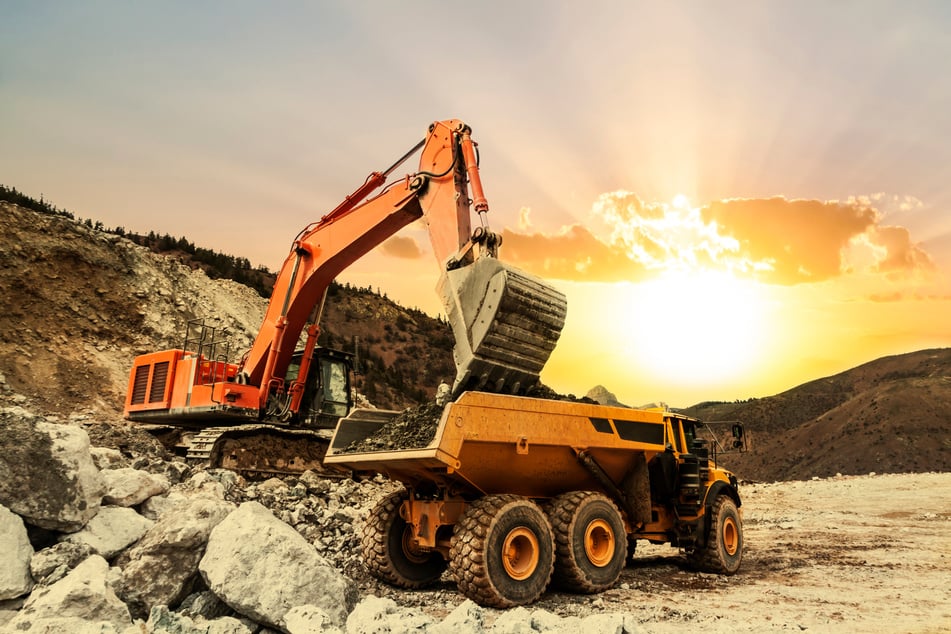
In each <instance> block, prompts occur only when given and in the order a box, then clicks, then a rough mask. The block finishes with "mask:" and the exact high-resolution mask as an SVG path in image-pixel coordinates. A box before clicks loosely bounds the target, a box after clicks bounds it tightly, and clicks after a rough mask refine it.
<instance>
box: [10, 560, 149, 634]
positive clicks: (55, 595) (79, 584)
mask: <svg viewBox="0 0 951 634" xmlns="http://www.w3.org/2000/svg"><path fill="white" fill-rule="evenodd" d="M108 573H109V564H108V563H107V562H106V560H105V559H103V558H102V557H100V556H98V555H92V556H91V557H89V558H88V559H86V560H85V561H84V562H82V563H81V564H79V565H78V566H76V568H75V569H73V570H72V572H70V573H69V574H68V575H66V576H65V577H64V578H63V579H60V580H59V581H57V582H56V583H54V584H53V585H51V586H48V587H46V588H41V589H39V590H36V591H34V592H33V594H31V595H30V598H29V599H28V600H27V601H26V603H24V604H23V608H22V609H21V610H20V612H19V613H18V614H17V616H16V617H14V619H13V620H12V621H10V623H9V624H8V626H7V627H8V629H9V630H11V631H27V630H29V631H31V632H51V633H52V632H89V631H97V632H99V631H117V632H121V631H122V630H124V629H125V628H127V627H128V626H130V625H132V617H131V616H129V610H128V609H127V608H126V606H125V604H123V603H122V601H120V600H119V597H117V596H116V594H115V592H113V591H112V588H110V587H109V585H108V584H107V583H106V579H107V577H108Z"/></svg>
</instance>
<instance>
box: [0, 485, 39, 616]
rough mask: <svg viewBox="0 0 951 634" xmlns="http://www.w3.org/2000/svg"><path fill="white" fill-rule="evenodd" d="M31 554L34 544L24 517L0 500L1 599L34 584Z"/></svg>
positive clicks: (13, 596)
mask: <svg viewBox="0 0 951 634" xmlns="http://www.w3.org/2000/svg"><path fill="white" fill-rule="evenodd" d="M32 558H33V546H32V545H31V544H30V537H29V535H28V534H27V532H26V526H24V525H23V520H22V519H20V517H19V516H18V515H15V514H13V513H11V512H10V510H9V509H8V508H7V507H5V506H3V505H2V504H0V601H3V600H6V599H15V598H17V597H19V596H22V595H24V594H26V593H27V592H29V591H30V590H31V589H32V588H33V577H32V576H31V575H30V560H31V559H32Z"/></svg>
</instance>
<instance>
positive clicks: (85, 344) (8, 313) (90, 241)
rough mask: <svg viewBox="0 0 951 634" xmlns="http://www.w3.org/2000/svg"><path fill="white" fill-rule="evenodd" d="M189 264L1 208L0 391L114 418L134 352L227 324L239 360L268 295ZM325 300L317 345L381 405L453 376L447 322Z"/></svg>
mask: <svg viewBox="0 0 951 634" xmlns="http://www.w3.org/2000/svg"><path fill="white" fill-rule="evenodd" d="M189 264H192V265H191V266H189V265H188V264H186V263H183V262H182V261H180V260H178V259H176V258H174V257H166V256H163V255H159V254H156V253H153V252H152V250H150V249H148V248H146V247H143V246H139V245H137V244H135V243H134V242H132V241H131V240H129V239H127V238H125V237H124V236H122V235H118V234H115V233H108V232H105V231H102V230H101V229H98V228H97V227H96V226H95V225H93V226H90V223H82V222H78V221H76V220H74V219H72V218H70V217H68V216H64V215H56V214H49V213H39V212H37V211H34V210H31V209H26V208H23V207H20V206H18V205H15V204H12V203H9V202H0V305H2V306H3V307H4V310H2V311H0V375H2V381H3V385H0V387H5V388H6V391H7V392H8V397H9V398H10V399H11V400H12V401H13V402H14V403H17V404H21V405H25V406H29V407H31V408H33V409H34V410H35V411H38V412H43V413H52V414H59V415H72V414H90V413H94V414H99V415H108V416H116V415H117V414H118V413H119V412H120V411H121V409H122V402H123V399H124V394H125V390H126V385H127V381H128V371H129V368H130V367H131V364H132V359H133V357H134V356H135V355H137V354H141V353H144V352H149V351H155V350H163V349H166V348H172V347H179V346H181V345H182V342H183V340H184V336H185V328H186V324H187V322H188V321H189V320H191V319H196V318H202V319H207V320H209V323H212V324H214V325H217V326H218V327H220V328H225V329H227V331H228V332H229V333H230V334H231V336H232V339H233V345H232V354H233V356H234V357H235V358H237V356H239V355H240V354H242V353H243V352H244V351H245V350H247V349H248V348H249V347H250V344H251V341H252V337H253V335H254V333H255V332H256V330H257V328H258V327H259V326H260V324H261V320H262V319H263V315H264V309H265V307H266V304H267V303H266V300H265V299H262V298H261V297H260V295H259V294H258V293H256V292H255V291H253V290H251V289H250V288H248V287H247V286H244V285H242V284H238V283H236V282H234V281H231V280H226V279H209V278H208V276H207V275H206V274H205V272H204V271H203V270H201V268H200V267H197V266H195V265H194V264H193V263H191V262H189ZM329 295H330V296H329V297H328V301H327V304H326V308H325V312H324V317H323V320H322V323H321V325H322V332H323V334H322V339H321V343H322V344H325V345H331V346H335V347H339V348H341V349H345V350H348V351H351V352H353V351H355V348H356V347H358V348H359V350H358V352H359V355H360V358H361V370H362V374H361V375H360V376H359V377H358V385H360V386H362V387H363V388H364V390H365V391H366V392H368V393H370V394H369V395H370V396H371V398H372V401H373V402H374V403H375V404H376V405H377V406H379V407H390V408H401V407H406V406H409V405H413V404H416V403H418V402H420V401H422V400H426V399H428V398H431V397H432V395H433V394H434V392H435V388H436V387H437V386H438V384H439V382H440V381H442V380H451V379H452V378H453V376H454V374H455V371H454V366H453V362H452V335H451V331H450V329H449V326H448V324H447V323H445V322H441V321H439V320H436V319H433V318H431V317H429V316H427V315H425V314H424V313H422V312H420V311H418V310H413V309H407V308H404V307H402V306H399V305H397V304H395V303H394V302H391V301H389V300H387V299H385V298H383V297H380V296H379V295H377V294H375V293H371V292H369V290H360V289H350V288H344V287H340V286H337V285H335V286H334V287H332V289H331V293H329ZM410 377H412V380H410Z"/></svg>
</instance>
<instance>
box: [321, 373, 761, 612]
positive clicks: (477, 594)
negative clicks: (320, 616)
mask: <svg viewBox="0 0 951 634" xmlns="http://www.w3.org/2000/svg"><path fill="white" fill-rule="evenodd" d="M665 409H666V408H652V409H628V408H623V407H611V406H604V405H597V404H591V403H584V402H569V401H561V400H552V399H540V398H530V397H526V396H514V395H508V394H492V393H486V392H477V391H467V392H464V393H463V394H461V395H460V396H459V397H458V398H457V399H456V400H454V401H452V402H450V403H448V404H447V405H445V407H444V409H442V411H441V413H438V414H437V415H438V421H436V422H435V425H434V427H435V429H434V431H433V432H432V439H431V440H430V441H429V442H428V443H425V441H424V442H421V443H417V444H418V445H420V446H414V447H397V448H393V449H391V448H389V447H383V448H375V447H374V445H373V444H372V443H367V442H366V441H367V440H368V439H371V438H372V437H373V436H374V434H378V433H380V432H381V429H382V428H385V426H386V425H391V424H393V423H392V422H391V421H387V420H382V421H375V422H370V421H367V420H365V419H361V417H360V416H359V415H357V416H354V417H352V418H342V419H341V420H340V421H339V422H338V424H337V428H336V430H335V432H334V435H333V439H332V441H331V444H330V447H329V449H328V452H327V456H326V457H325V459H324V463H325V465H326V466H327V467H328V468H337V469H342V470H346V471H348V472H352V473H354V474H382V475H384V476H386V477H388V478H390V479H393V480H395V481H398V482H400V483H402V484H403V485H404V487H403V489H402V490H400V491H398V492H396V493H393V494H391V495H389V496H387V497H385V498H384V499H382V500H381V501H380V502H379V503H378V504H377V506H376V507H375V508H374V509H373V511H372V512H371V513H370V515H369V517H368V518H367V520H366V524H365V528H364V532H363V535H362V541H361V543H362V550H363V560H364V563H365V565H366V567H367V568H368V570H369V571H370V573H371V574H372V575H373V576H375V577H376V578H378V579H380V580H383V581H385V582H387V583H389V584H392V585H395V586H398V587H401V588H421V587H424V586H426V585H428V584H431V583H433V582H435V581H436V580H438V579H439V578H440V577H441V576H442V574H443V572H444V571H445V570H446V569H447V567H448V569H449V571H450V573H451V576H452V578H453V579H454V580H455V582H456V584H457V586H458V588H459V590H460V591H461V592H462V593H463V594H464V595H465V596H466V597H468V598H470V599H472V600H473V601H476V602H477V603H479V604H480V605H484V606H491V607H498V608H507V607H511V606H516V605H523V604H527V603H531V602H533V601H535V600H536V599H538V598H539V597H540V596H541V595H542V594H543V593H544V592H545V590H546V588H547V587H548V586H549V584H550V583H553V584H554V585H555V586H557V587H559V588H561V589H564V590H567V591H574V592H584V593H594V592H600V591H603V590H605V589H607V588H610V587H611V586H612V585H614V583H615V582H616V581H617V579H618V577H619V575H620V574H621V571H622V569H623V568H624V566H625V564H626V562H627V559H628V556H629V555H630V554H632V553H633V551H634V548H635V545H636V542H637V540H647V541H648V542H650V543H654V544H663V543H667V544H672V545H674V546H677V547H679V548H681V549H682V550H683V551H684V553H685V554H686V556H687V558H688V560H689V562H690V563H691V564H692V565H693V566H695V567H696V568H697V569H698V570H702V571H707V572H713V573H721V574H725V575H732V574H733V573H735V572H736V571H737V570H738V569H739V566H740V562H741V560H742V557H743V528H742V519H741V501H740V496H739V491H738V485H737V479H736V477H735V476H734V475H733V474H732V473H730V472H729V471H727V470H725V469H723V468H721V467H720V466H718V464H717V462H716V458H717V450H718V448H719V447H727V448H732V447H733V446H735V447H740V446H741V445H742V443H743V442H744V440H743V428H742V425H739V424H736V425H733V426H732V430H731V432H732V438H733V440H731V441H729V444H726V443H721V442H720V440H719V439H718V438H714V439H713V440H711V439H705V438H703V437H701V436H702V434H701V433H700V432H701V429H702V424H701V423H700V421H698V420H696V419H693V418H690V417H687V416H683V415H680V414H676V413H672V412H669V411H665ZM437 410H438V408H437ZM367 447H370V448H369V449H368V448H367Z"/></svg>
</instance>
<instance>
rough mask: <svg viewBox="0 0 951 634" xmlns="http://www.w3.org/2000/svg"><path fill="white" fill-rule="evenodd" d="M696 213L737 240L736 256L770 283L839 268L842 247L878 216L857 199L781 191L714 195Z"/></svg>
mask: <svg viewBox="0 0 951 634" xmlns="http://www.w3.org/2000/svg"><path fill="white" fill-rule="evenodd" d="M700 213H701V215H702V216H703V218H704V220H706V221H707V222H710V223H716V225H717V226H718V227H719V230H720V231H722V232H724V233H726V234H728V235H730V236H732V237H733V238H735V239H736V240H737V242H738V243H739V256H740V258H741V259H744V260H747V261H749V262H752V263H759V264H760V265H761V266H760V268H759V270H758V271H757V273H756V276H757V277H759V278H760V279H763V280H764V281H768V282H772V283H774V284H798V283H802V282H821V281H824V280H827V279H830V278H833V277H837V276H838V275H840V274H842V272H843V270H844V269H845V268H846V267H845V266H844V263H843V257H842V253H843V251H844V250H845V249H846V248H847V247H848V246H849V243H850V242H851V241H852V239H853V238H855V237H856V236H859V235H862V234H864V233H866V232H867V231H868V230H869V229H871V228H873V227H874V226H875V222H876V221H877V218H878V214H877V212H876V211H875V210H874V209H872V208H871V207H869V206H866V205H865V204H864V203H861V202H856V203H854V204H848V203H845V204H841V203H838V202H835V201H833V202H822V201H818V200H787V199H785V198H782V197H775V198H767V199H732V200H721V201H715V202H712V203H710V204H709V205H707V206H706V207H704V208H703V209H701V210H700Z"/></svg>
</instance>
